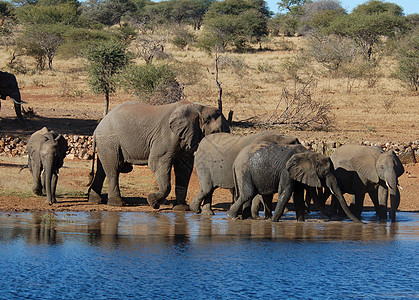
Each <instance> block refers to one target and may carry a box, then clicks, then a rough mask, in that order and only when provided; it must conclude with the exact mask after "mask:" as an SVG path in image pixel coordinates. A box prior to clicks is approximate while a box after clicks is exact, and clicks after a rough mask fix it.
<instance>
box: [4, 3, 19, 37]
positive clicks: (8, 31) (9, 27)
mask: <svg viewBox="0 0 419 300" xmlns="http://www.w3.org/2000/svg"><path fill="white" fill-rule="evenodd" d="M15 26H16V15H15V10H14V8H13V6H12V5H11V4H10V3H9V2H5V1H0V38H1V40H2V41H3V43H4V42H5V41H6V40H8V39H9V37H10V36H11V35H12V33H13V29H14V28H15Z"/></svg>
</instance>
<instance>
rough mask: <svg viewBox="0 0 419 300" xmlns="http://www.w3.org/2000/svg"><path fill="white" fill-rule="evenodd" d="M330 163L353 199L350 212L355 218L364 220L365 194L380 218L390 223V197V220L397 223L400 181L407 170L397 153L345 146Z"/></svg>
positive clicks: (337, 150) (361, 146) (345, 190)
mask: <svg viewBox="0 0 419 300" xmlns="http://www.w3.org/2000/svg"><path fill="white" fill-rule="evenodd" d="M330 159H331V160H332V163H333V165H334V168H335V170H336V178H337V180H338V182H339V184H340V188H341V190H342V192H343V193H349V194H351V195H353V197H352V202H351V204H350V209H351V211H352V213H353V214H354V215H355V216H357V217H358V218H360V217H361V213H362V210H363V204H364V197H365V193H368V194H369V196H370V198H371V200H372V202H373V204H374V208H375V211H376V213H377V215H378V217H379V218H380V219H387V202H388V194H389V193H390V207H391V209H390V219H391V220H392V221H395V220H396V210H397V208H398V207H399V204H400V193H399V189H398V177H400V176H401V175H402V174H403V173H404V167H403V164H402V163H401V161H400V159H399V158H398V157H397V155H396V154H395V153H394V151H389V152H384V151H383V150H382V149H381V148H378V147H375V146H363V145H358V144H345V145H342V146H341V147H339V148H338V149H336V151H335V152H334V153H333V154H332V155H331V156H330Z"/></svg>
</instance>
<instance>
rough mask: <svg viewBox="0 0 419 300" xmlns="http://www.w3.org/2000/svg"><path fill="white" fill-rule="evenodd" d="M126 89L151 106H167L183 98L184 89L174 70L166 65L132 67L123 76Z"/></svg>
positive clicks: (122, 79) (122, 80)
mask: <svg viewBox="0 0 419 300" xmlns="http://www.w3.org/2000/svg"><path fill="white" fill-rule="evenodd" d="M121 82H122V84H123V86H124V88H125V89H126V90H128V91H131V92H133V93H134V94H135V95H136V96H137V98H138V99H141V100H142V101H144V102H146V103H151V104H165V103H172V102H176V101H179V100H181V99H182V98H183V88H182V87H181V86H180V85H179V84H178V82H177V80H176V74H175V72H174V70H173V69H172V68H171V67H170V66H169V65H166V64H162V65H154V64H145V65H140V66H139V65H131V66H130V67H128V68H127V69H126V70H125V72H124V73H123V74H122V75H121Z"/></svg>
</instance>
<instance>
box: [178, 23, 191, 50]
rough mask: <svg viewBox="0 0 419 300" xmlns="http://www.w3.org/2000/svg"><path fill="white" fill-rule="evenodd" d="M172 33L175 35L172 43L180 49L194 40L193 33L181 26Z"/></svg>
mask: <svg viewBox="0 0 419 300" xmlns="http://www.w3.org/2000/svg"><path fill="white" fill-rule="evenodd" d="M174 34H175V37H174V38H173V39H172V43H173V45H175V46H176V47H178V48H179V49H182V50H183V49H185V47H186V46H188V45H189V44H191V43H192V42H193V41H194V40H195V35H194V34H193V33H190V32H189V31H188V30H186V29H185V28H182V27H180V28H178V29H176V30H175V32H174Z"/></svg>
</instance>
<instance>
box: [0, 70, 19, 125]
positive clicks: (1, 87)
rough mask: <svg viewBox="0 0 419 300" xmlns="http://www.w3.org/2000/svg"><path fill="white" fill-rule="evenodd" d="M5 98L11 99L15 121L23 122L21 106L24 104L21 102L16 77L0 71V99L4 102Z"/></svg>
mask: <svg viewBox="0 0 419 300" xmlns="http://www.w3.org/2000/svg"><path fill="white" fill-rule="evenodd" d="M7 96H9V97H10V98H12V99H13V102H14V106H15V112H16V116H17V119H18V120H19V121H20V122H23V117H22V109H21V105H22V104H23V103H25V102H22V99H21V97H20V91H19V87H18V84H17V81H16V77H15V75H13V74H11V73H7V72H1V71H0V99H2V100H6V97H7ZM0 108H1V101H0Z"/></svg>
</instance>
